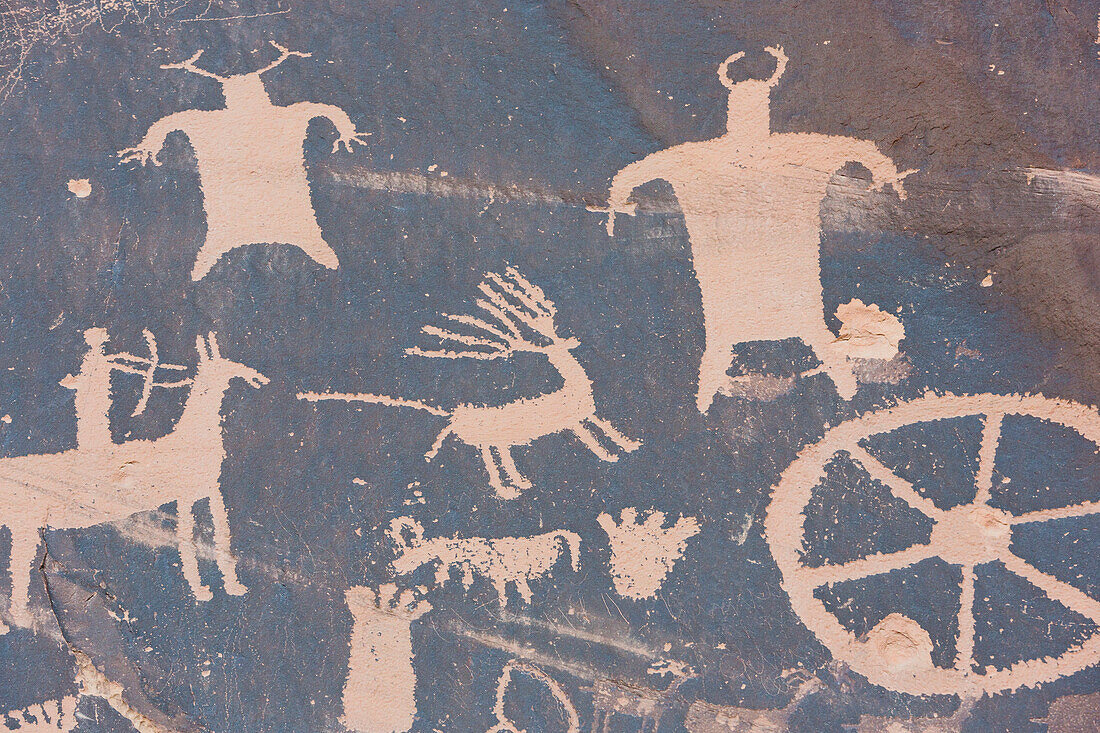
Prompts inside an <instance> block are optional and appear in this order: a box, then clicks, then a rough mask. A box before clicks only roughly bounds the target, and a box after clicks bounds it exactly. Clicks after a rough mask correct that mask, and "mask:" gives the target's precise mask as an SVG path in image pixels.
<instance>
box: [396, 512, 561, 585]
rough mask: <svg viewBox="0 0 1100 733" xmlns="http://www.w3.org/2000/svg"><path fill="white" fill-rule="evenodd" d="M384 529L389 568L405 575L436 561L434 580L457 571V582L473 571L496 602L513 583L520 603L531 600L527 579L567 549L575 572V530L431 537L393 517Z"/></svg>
mask: <svg viewBox="0 0 1100 733" xmlns="http://www.w3.org/2000/svg"><path fill="white" fill-rule="evenodd" d="M388 533H389V535H390V538H391V539H392V540H393V542H394V544H395V545H396V547H397V550H398V553H399V554H398V556H397V558H396V559H395V560H394V561H393V569H394V571H395V572H396V573H397V574H398V575H406V574H408V573H411V572H413V571H414V570H416V569H417V568H419V567H421V566H423V565H428V564H438V565H437V567H436V574H435V581H436V583H440V584H442V583H445V582H447V580H449V579H450V572H451V570H460V571H461V572H462V584H463V585H464V586H465V587H466V588H469V587H470V586H471V585H473V582H474V575H475V574H477V575H483V576H485V577H486V578H487V579H488V580H489V582H491V583H492V584H493V588H494V589H495V590H496V593H497V598H498V600H499V602H500V605H501V606H506V605H507V604H508V595H507V589H508V584H509V583H511V584H513V585H514V586H515V589H516V592H517V593H518V594H519V596H520V598H521V599H522V600H523V602H524V603H530V602H531V599H532V597H533V596H532V593H531V586H530V584H529V583H530V581H531V580H532V579H535V578H541V577H544V576H546V575H549V574H550V571H551V570H553V569H554V566H555V565H557V564H558V561H559V560H561V558H562V556H563V555H564V554H565V553H566V552H568V553H569V556H570V561H571V563H572V568H573V572H577V571H579V570H580V549H581V538H580V536H579V535H577V534H576V533H575V532H570V531H568V530H557V531H554V532H546V533H545V534H539V535H533V536H531V537H499V538H485V537H464V538H460V537H436V538H433V539H424V528H423V527H422V526H421V524H420V523H419V522H417V521H416V520H415V519H410V518H408V517H398V518H397V519H394V520H393V521H392V522H390V526H389V530H388Z"/></svg>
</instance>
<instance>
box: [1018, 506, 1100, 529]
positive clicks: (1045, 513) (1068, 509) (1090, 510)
mask: <svg viewBox="0 0 1100 733" xmlns="http://www.w3.org/2000/svg"><path fill="white" fill-rule="evenodd" d="M1090 514H1100V501H1086V502H1083V503H1081V504H1073V505H1071V506H1063V507H1058V508H1057V509H1039V510H1037V511H1034V512H1026V513H1024V514H1019V515H1017V516H1015V517H1010V518H1009V520H1008V521H1009V523H1010V524H1027V523H1028V522H1046V521H1049V520H1051V519H1068V518H1070V517H1087V516H1088V515H1090Z"/></svg>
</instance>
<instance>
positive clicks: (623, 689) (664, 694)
mask: <svg viewBox="0 0 1100 733" xmlns="http://www.w3.org/2000/svg"><path fill="white" fill-rule="evenodd" d="M647 671H648V672H649V674H651V675H655V676H658V677H666V676H670V677H671V678H672V679H671V681H670V682H669V683H668V685H667V686H666V687H665V689H663V690H654V689H652V688H649V687H642V686H638V685H630V684H627V683H625V682H619V681H617V680H613V679H600V680H596V682H595V683H594V684H593V685H592V733H604V732H606V731H607V730H609V727H610V726H611V724H612V720H613V719H614V718H617V717H624V716H625V717H628V718H637V719H638V720H640V721H641V723H640V725H639V728H638V730H639V731H652V732H653V733H657V730H658V729H659V728H660V727H661V718H662V717H664V714H665V712H666V711H667V710H668V709H669V708H670V707H671V706H673V705H675V704H676V703H677V701H678V698H679V694H680V688H681V687H682V686H683V684H684V683H685V682H687V681H688V680H691V679H694V678H695V676H696V675H695V672H694V670H692V669H691V668H690V667H688V666H687V665H685V664H683V663H682V662H671V661H668V660H664V661H661V662H655V663H654V664H653V665H651V666H650V668H649V669H648V670H647Z"/></svg>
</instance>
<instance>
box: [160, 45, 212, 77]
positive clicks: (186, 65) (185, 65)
mask: <svg viewBox="0 0 1100 733" xmlns="http://www.w3.org/2000/svg"><path fill="white" fill-rule="evenodd" d="M204 50H205V49H201V48H200V49H199V50H198V51H196V52H195V55H194V56H192V57H191V58H189V59H187V60H186V61H181V62H180V63H178V64H161V65H160V68H162V69H183V70H184V71H190V72H191V73H192V74H198V75H199V76H205V77H206V78H208V79H216V80H217V81H225V79H226V78H225V77H224V76H218V75H217V74H215V73H214V72H212V71H207V70H206V69H201V68H199V67H198V66H195V62H196V61H198V60H199V57H200V56H202V54H203V51H204Z"/></svg>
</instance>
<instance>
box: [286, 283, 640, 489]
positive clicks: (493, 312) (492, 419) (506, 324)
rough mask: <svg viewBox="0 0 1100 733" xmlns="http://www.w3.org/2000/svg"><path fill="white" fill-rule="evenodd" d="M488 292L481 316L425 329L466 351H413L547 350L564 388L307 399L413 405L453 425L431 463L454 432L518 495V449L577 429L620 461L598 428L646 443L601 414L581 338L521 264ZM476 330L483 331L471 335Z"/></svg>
mask: <svg viewBox="0 0 1100 733" xmlns="http://www.w3.org/2000/svg"><path fill="white" fill-rule="evenodd" d="M478 289H479V290H480V292H481V297H478V298H477V299H476V301H475V305H476V306H477V307H478V308H479V309H480V310H481V312H482V314H481V315H479V316H472V315H453V314H444V315H443V317H444V319H446V320H447V321H448V322H449V324H453V325H449V326H448V327H447V328H442V327H439V326H431V325H429V326H425V327H424V329H423V331H424V333H425V334H427V335H429V336H433V337H435V338H437V339H439V340H440V341H441V342H442V344H444V345H445V344H447V343H452V344H457V345H458V349H459V350H452V349H448V348H444V346H441V347H440V348H438V349H430V350H429V349H422V348H420V347H413V348H410V349H407V350H406V351H407V353H409V354H412V355H416V356H424V357H431V358H439V359H507V358H509V357H511V356H512V355H513V354H516V353H517V352H529V353H535V354H542V355H543V356H545V357H546V358H547V359H548V360H549V362H550V365H551V366H553V367H554V368H555V369H556V370H557V371H558V373H559V374H560V375H561V378H562V381H563V384H562V386H561V387H560V388H559V389H557V390H555V391H553V392H547V393H545V394H542V395H539V396H538V397H532V398H529V399H518V400H515V401H513V402H508V403H505V404H503V405H479V404H465V405H459V406H458V407H456V408H455V409H453V410H451V411H447V410H445V409H443V408H441V407H437V406H435V405H430V404H428V403H426V402H421V401H418V400H406V399H399V398H395V397H386V396H383V395H376V394H368V393H354V394H352V393H336V392H324V393H322V392H302V393H299V395H298V397H299V398H301V399H304V400H310V401H314V402H316V401H319V400H338V401H344V402H370V403H375V404H382V405H389V406H392V407H411V408H414V409H418V410H424V411H426V412H429V413H431V414H433V415H438V416H440V417H449V418H450V422H449V423H448V424H447V426H446V427H445V428H443V430H442V431H441V432H440V433H439V435H438V436H437V437H436V439H435V442H434V443H433V444H432V447H431V448H430V449H429V450H428V452H427V454H426V455H425V458H427V459H428V460H431V459H432V458H434V457H435V456H436V455H437V454H438V453H439V450H440V448H442V446H443V443H444V441H446V440H447V438H449V437H450V436H452V435H453V436H454V437H455V438H457V439H458V440H460V441H462V442H463V443H466V444H467V445H470V446H473V447H475V448H477V449H478V451H479V452H480V453H481V458H482V461H483V462H484V463H485V470H486V471H488V473H489V484H490V485H491V486H492V487H493V489H495V490H496V493H497V495H498V496H500V497H501V498H504V499H512V498H515V497H517V496H519V493H520V491H522V490H523V489H528V488H530V487H531V482H530V481H529V480H528V479H527V478H526V477H525V476H524V475H523V474H521V473H520V471H519V469H518V468H517V467H516V463H515V459H514V458H513V457H512V449H513V448H515V447H517V446H521V445H530V444H531V443H532V442H534V441H535V440H537V439H538V438H542V437H545V436H548V435H553V434H555V433H561V432H569V433H572V434H573V435H574V436H576V438H577V439H578V440H580V442H581V443H582V444H583V445H584V446H585V447H586V448H588V449H589V450H590V451H592V453H593V454H595V455H596V457H597V458H599V459H601V460H604V461H617V460H618V458H619V456H618V455H616V454H615V453H612V452H610V451H609V450H608V449H607V448H605V447H604V445H603V444H602V443H601V441H600V437H599V434H598V433H597V431H599V432H600V433H602V434H603V435H604V436H606V438H607V440H608V441H609V442H610V443H611V444H613V445H614V446H615V447H616V448H617V449H619V450H622V451H625V452H630V451H633V450H635V449H636V448H638V447H639V446H640V445H641V443H639V442H638V441H636V440H632V439H631V438H628V437H626V436H625V435H623V434H622V433H620V432H619V431H618V430H616V429H615V427H614V426H612V425H611V423H609V422H608V421H606V420H604V419H602V418H600V417H599V416H597V415H596V402H595V398H594V397H593V394H592V380H591V379H589V377H588V373H587V372H585V370H584V367H583V366H582V365H581V363H580V362H579V361H577V358H576V357H575V356H573V353H572V352H573V350H574V349H576V348H577V347H578V346H580V342H579V341H577V339H574V338H562V337H561V336H559V335H558V333H557V329H556V326H555V323H554V318H555V316H556V314H557V309H556V307H555V306H554V303H553V302H551V301H550V300H549V299H548V298H547V297H546V294H545V293H543V291H542V288H540V287H538V286H537V285H534V284H532V283H531V282H530V281H528V280H527V278H525V277H524V276H523V275H521V274H520V273H519V271H518V270H516V269H515V268H514V267H509V268H507V269H506V270H505V271H504V273H502V274H498V273H489V274H488V275H486V277H485V279H484V280H483V281H482V282H481V284H480V285H479V286H478ZM463 329H464V330H466V331H475V332H476V334H471V333H464V332H463Z"/></svg>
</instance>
